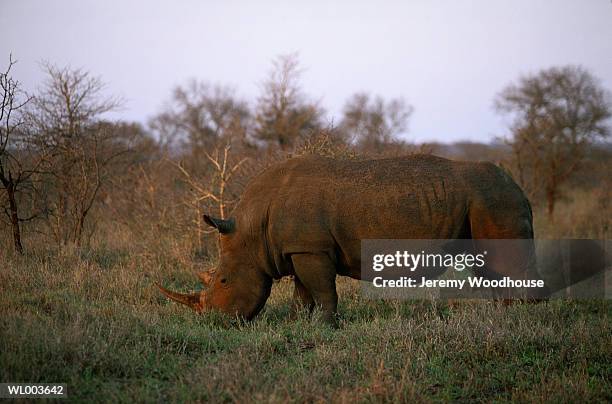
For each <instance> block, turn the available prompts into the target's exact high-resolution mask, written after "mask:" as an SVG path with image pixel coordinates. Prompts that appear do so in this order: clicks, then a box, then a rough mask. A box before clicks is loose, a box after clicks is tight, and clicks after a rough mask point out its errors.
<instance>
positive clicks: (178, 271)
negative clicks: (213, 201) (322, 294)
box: [0, 250, 612, 402]
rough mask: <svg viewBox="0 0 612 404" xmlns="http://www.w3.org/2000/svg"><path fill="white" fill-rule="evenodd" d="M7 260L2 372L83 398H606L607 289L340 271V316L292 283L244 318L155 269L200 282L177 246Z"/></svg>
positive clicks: (609, 348) (0, 274) (2, 278)
mask: <svg viewBox="0 0 612 404" xmlns="http://www.w3.org/2000/svg"><path fill="white" fill-rule="evenodd" d="M2 262H3V268H2V271H0V285H1V286H0V289H1V296H2V298H1V300H0V318H1V320H0V321H1V322H0V363H1V364H2V366H1V369H0V380H3V381H14V382H66V383H68V386H69V394H70V396H71V399H73V400H74V401H89V400H92V399H93V400H94V401H134V400H135V401H161V400H164V401H165V400H170V401H208V400H214V401H239V402H243V401H246V402H249V401H266V402H285V401H287V400H289V401H327V400H330V399H331V400H333V401H336V402H353V401H354V400H357V399H358V400H364V401H407V400H408V401H412V400H418V401H429V400H433V401H438V400H460V401H474V400H475V401H490V400H501V401H506V400H520V401H560V400H561V401H576V400H579V399H580V400H584V399H585V398H586V399H587V401H606V400H609V399H610V398H612V386H611V384H610V376H611V375H612V369H611V363H610V357H612V343H611V342H612V341H611V337H610V335H612V329H611V326H610V321H609V320H610V314H611V313H610V304H609V303H608V302H582V303H578V302H560V301H555V302H550V303H546V304H540V305H517V306H512V307H509V308H505V307H501V306H497V305H495V304H486V303H472V304H470V303H465V304H463V305H461V306H459V307H453V308H450V307H446V306H445V305H441V304H438V303H436V302H425V301H416V302H384V301H368V300H364V299H363V298H362V297H361V294H360V292H359V286H358V284H357V282H354V281H350V280H344V279H342V280H340V281H339V285H340V292H339V293H340V296H341V306H340V312H341V314H342V321H341V329H340V330H337V331H336V330H332V329H329V328H328V327H326V326H325V325H323V324H321V323H320V322H319V321H318V319H317V316H316V315H315V316H314V318H311V317H309V316H307V315H303V316H301V317H300V318H299V319H298V320H297V321H290V320H288V318H287V317H288V316H287V314H288V302H289V298H290V294H291V284H290V283H289V282H284V281H283V282H280V283H277V284H275V286H274V290H273V295H272V297H271V298H270V300H269V302H268V305H267V307H266V310H265V312H264V313H263V314H262V315H260V316H259V317H258V318H257V319H256V320H255V321H254V322H252V323H249V324H240V323H236V322H233V321H228V320H226V319H223V318H221V317H219V316H215V315H209V316H196V315H194V314H193V313H191V312H189V311H187V310H185V309H184V308H183V307H179V306H177V305H175V304H173V303H170V302H167V301H166V300H165V299H163V298H162V297H161V296H159V294H158V293H157V292H156V291H155V289H154V288H153V285H152V283H153V280H163V281H164V282H165V283H167V284H171V285H173V286H174V287H178V288H188V287H190V286H192V285H193V284H194V279H195V278H194V277H193V276H192V271H193V270H195V268H193V267H187V266H185V265H182V264H180V263H177V262H174V261H173V260H171V259H170V260H169V259H166V258H165V257H164V256H163V255H160V256H157V257H144V256H133V255H130V253H129V252H122V251H109V250H88V251H81V252H80V253H79V254H76V253H74V252H73V253H70V254H63V255H57V254H53V253H50V252H46V253H40V254H34V255H29V256H26V257H23V258H22V257H16V256H12V255H8V254H3V257H2Z"/></svg>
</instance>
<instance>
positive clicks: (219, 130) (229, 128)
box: [150, 80, 250, 159]
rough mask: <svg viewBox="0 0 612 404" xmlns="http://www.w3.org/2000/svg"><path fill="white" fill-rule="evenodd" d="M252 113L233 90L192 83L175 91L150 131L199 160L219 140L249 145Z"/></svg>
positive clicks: (151, 124)
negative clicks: (248, 136) (176, 144)
mask: <svg viewBox="0 0 612 404" xmlns="http://www.w3.org/2000/svg"><path fill="white" fill-rule="evenodd" d="M249 121H250V112H249V109H248V106H247V104H246V103H245V102H244V101H241V100H239V99H237V98H236V96H235V95H234V91H233V90H232V89H230V88H228V87H223V86H219V85H215V86H211V85H209V84H207V83H204V82H200V81H197V80H191V81H190V82H189V83H188V84H187V85H185V86H178V87H176V88H175V89H174V91H173V94H172V100H171V102H170V103H169V105H168V106H167V107H166V111H163V112H161V113H160V114H158V115H157V116H156V117H154V118H153V119H152V120H151V122H150V126H151V128H152V129H153V130H154V131H155V132H156V133H157V134H158V137H159V138H160V139H161V140H162V141H163V142H166V143H170V144H175V143H178V145H179V146H181V148H182V149H183V150H182V151H183V153H184V154H186V153H188V154H191V155H192V156H193V157H195V158H196V159H199V158H200V157H201V156H202V153H204V152H207V151H210V150H212V149H213V148H214V147H215V145H216V144H218V143H219V142H220V141H224V139H225V140H228V139H230V138H231V139H233V140H234V143H237V142H236V140H240V141H243V142H246V136H247V130H248V125H249Z"/></svg>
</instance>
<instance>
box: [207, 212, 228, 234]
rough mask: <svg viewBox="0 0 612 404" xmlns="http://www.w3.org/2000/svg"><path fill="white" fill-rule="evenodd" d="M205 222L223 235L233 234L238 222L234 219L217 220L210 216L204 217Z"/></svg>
mask: <svg viewBox="0 0 612 404" xmlns="http://www.w3.org/2000/svg"><path fill="white" fill-rule="evenodd" d="M204 221H205V222H206V223H207V224H208V225H209V226H212V227H214V228H216V229H217V230H219V233H221V234H228V233H232V232H233V231H234V230H235V228H236V221H235V220H234V218H231V219H216V218H214V217H210V216H208V215H204Z"/></svg>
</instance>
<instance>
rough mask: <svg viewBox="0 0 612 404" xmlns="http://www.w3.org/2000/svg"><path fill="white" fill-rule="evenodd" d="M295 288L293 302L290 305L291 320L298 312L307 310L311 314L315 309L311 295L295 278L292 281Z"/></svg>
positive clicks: (298, 279)
mask: <svg viewBox="0 0 612 404" xmlns="http://www.w3.org/2000/svg"><path fill="white" fill-rule="evenodd" d="M293 282H294V285H295V288H294V289H293V302H292V304H291V318H296V317H297V315H298V313H299V312H300V310H304V309H305V310H308V312H312V310H313V309H314V307H315V301H314V298H313V297H312V294H310V292H309V291H308V289H306V286H304V284H303V283H302V281H300V278H298V277H297V276H296V277H295V278H294V280H293Z"/></svg>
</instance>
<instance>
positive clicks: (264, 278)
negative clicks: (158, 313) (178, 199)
mask: <svg viewBox="0 0 612 404" xmlns="http://www.w3.org/2000/svg"><path fill="white" fill-rule="evenodd" d="M204 220H205V222H206V223H207V224H208V225H210V226H212V227H214V228H216V229H217V230H218V232H219V237H220V245H221V255H220V257H219V266H218V267H217V268H216V269H215V270H213V271H209V272H203V273H201V274H199V275H198V276H199V277H200V280H201V281H202V283H203V284H204V289H203V290H202V291H200V292H198V293H193V294H183V293H177V292H172V291H170V290H168V289H166V288H164V287H162V286H161V285H157V286H158V287H159V289H160V290H161V291H162V292H163V293H164V294H165V295H166V296H167V297H169V298H170V299H172V300H174V301H176V302H179V303H182V304H184V305H187V306H189V307H191V308H192V309H194V310H195V311H196V312H198V313H202V312H207V311H210V310H216V311H220V312H223V313H226V314H229V315H231V316H238V317H241V318H245V319H247V320H250V319H251V318H253V317H255V316H256V315H257V313H259V312H260V311H261V309H262V308H263V306H264V305H265V303H266V300H267V299H268V296H269V295H270V289H271V286H272V278H271V277H270V276H269V275H267V274H266V273H265V271H263V270H261V266H260V263H259V261H260V260H259V259H258V256H257V252H256V251H250V250H249V249H248V248H247V246H248V245H249V244H250V243H248V242H247V240H246V239H245V235H244V233H245V232H240V231H237V229H236V221H235V220H234V219H216V218H213V217H210V216H208V215H204Z"/></svg>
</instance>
